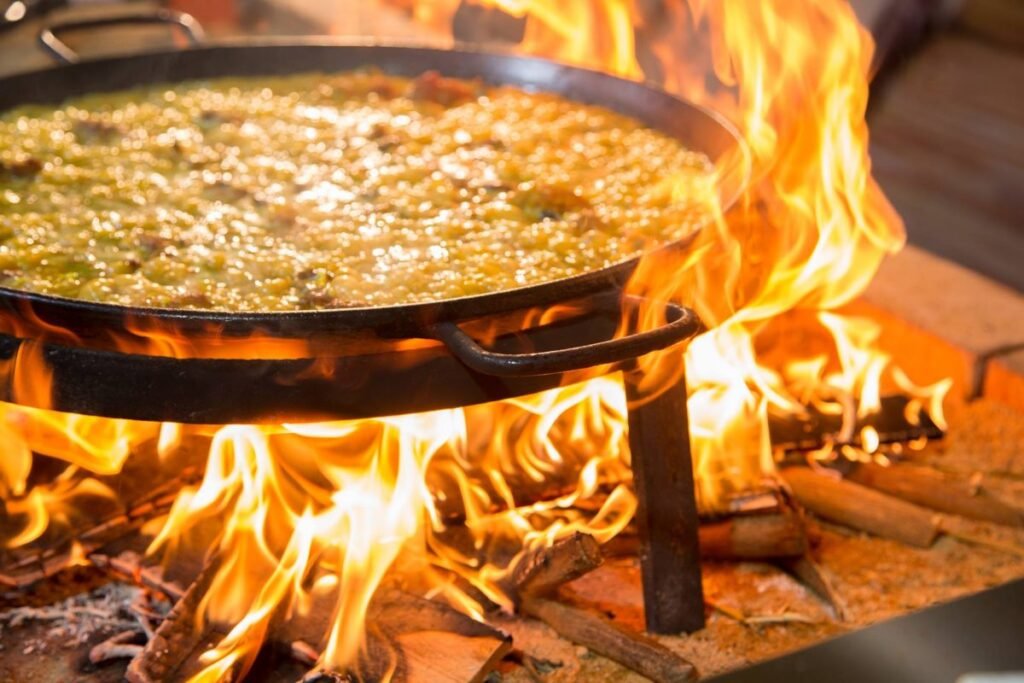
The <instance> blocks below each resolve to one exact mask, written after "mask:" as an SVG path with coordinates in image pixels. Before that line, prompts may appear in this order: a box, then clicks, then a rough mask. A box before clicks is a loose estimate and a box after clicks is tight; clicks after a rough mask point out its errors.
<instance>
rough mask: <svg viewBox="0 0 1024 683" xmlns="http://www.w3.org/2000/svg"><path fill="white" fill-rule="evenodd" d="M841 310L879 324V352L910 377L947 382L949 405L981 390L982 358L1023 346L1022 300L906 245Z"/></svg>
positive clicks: (982, 279) (972, 273)
mask: <svg viewBox="0 0 1024 683" xmlns="http://www.w3.org/2000/svg"><path fill="white" fill-rule="evenodd" d="M848 312H850V313H854V314H859V315H867V316H868V317H871V318H873V319H875V320H877V321H878V322H879V323H880V324H881V325H882V328H883V332H882V337H881V340H880V343H881V346H882V348H883V349H884V350H885V351H887V352H889V353H890V354H892V355H893V357H894V358H895V359H896V362H897V363H898V364H899V365H900V367H902V368H903V369H904V370H905V371H906V372H907V374H908V375H909V376H910V377H911V379H913V380H915V381H916V382H918V383H922V384H923V383H931V382H935V381H938V380H940V379H942V378H944V377H951V378H952V379H953V389H952V391H951V393H950V398H951V400H953V401H963V400H967V399H970V398H974V397H976V396H978V395H980V394H981V392H982V391H984V390H985V388H986V383H985V382H984V379H983V378H984V368H985V366H986V363H987V362H988V359H989V357H995V356H997V355H998V354H1000V353H1002V352H1004V351H1006V350H1007V349H1011V348H1015V347H1018V346H1020V347H1024V296H1021V294H1019V293H1018V292H1016V291H1014V290H1012V289H1010V288H1009V287H1005V286H1003V285H1001V284H999V283H997V282H993V281H992V280H989V279H988V278H986V277H984V276H982V275H979V274H978V273H975V272H973V271H971V270H968V269H966V268H963V267H961V266H959V265H956V264H954V263H951V262H949V261H946V260H944V259H942V258H939V257H937V256H933V255H932V254H929V253H927V252H925V251H922V250H920V249H916V248H914V247H909V246H908V247H907V248H906V249H904V250H903V251H902V252H900V253H899V254H897V255H895V256H893V257H891V258H889V259H888V260H887V261H886V262H885V263H884V264H883V265H882V267H881V269H880V270H879V272H878V275H877V277H876V278H875V279H874V280H873V281H872V283H871V285H870V286H869V287H868V290H867V291H866V292H865V293H864V295H863V296H862V297H861V299H860V300H859V301H857V302H855V303H854V304H852V305H851V306H850V307H848ZM995 376H996V378H997V379H998V377H1000V376H1002V375H999V373H998V372H996V374H995ZM993 386H995V387H998V386H1002V385H1000V384H999V383H998V381H997V382H996V384H994V385H993ZM1004 391H1008V390H1004Z"/></svg>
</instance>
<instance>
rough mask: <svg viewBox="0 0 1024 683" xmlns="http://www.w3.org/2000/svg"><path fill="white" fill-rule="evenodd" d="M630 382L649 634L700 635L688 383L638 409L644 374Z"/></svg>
mask: <svg viewBox="0 0 1024 683" xmlns="http://www.w3.org/2000/svg"><path fill="white" fill-rule="evenodd" d="M680 362H681V361H680ZM625 379H626V398H627V399H628V400H629V403H630V409H629V449H630V453H631V459H632V464H633V480H634V483H635V486H636V494H637V498H638V500H639V505H638V507H637V513H636V522H637V529H638V531H639V533H640V567H641V572H642V576H643V586H644V612H645V615H646V621H647V630H648V631H650V632H652V633H680V632H684V631H685V632H691V631H696V630H699V629H701V628H703V627H704V591H703V588H702V587H701V572H700V547H699V541H698V535H697V530H698V527H697V525H698V520H697V501H696V493H695V490H694V486H693V462H692V459H691V457H690V429H689V422H688V416H687V413H686V381H685V379H682V378H681V379H680V380H679V382H678V383H677V384H676V385H675V386H673V387H671V388H670V389H669V390H668V391H666V392H664V393H663V394H661V395H660V396H658V397H657V398H655V399H653V400H651V401H648V402H646V403H643V404H641V405H634V402H635V401H637V400H638V398H639V396H638V390H637V385H638V384H639V381H640V374H639V372H637V371H634V372H632V373H626V377H625Z"/></svg>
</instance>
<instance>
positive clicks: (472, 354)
mask: <svg viewBox="0 0 1024 683" xmlns="http://www.w3.org/2000/svg"><path fill="white" fill-rule="evenodd" d="M136 20H142V21H153V20H159V21H174V22H178V23H181V24H182V25H183V26H184V27H185V28H186V29H189V30H190V31H192V32H193V33H194V32H195V31H196V29H195V27H194V24H193V23H192V22H191V21H190V20H188V18H187V17H183V16H181V15H175V14H173V13H167V12H163V13H160V14H158V15H155V16H143V17H141V18H135V17H132V18H128V19H124V18H118V19H114V20H100V21H93V22H88V23H86V24H74V25H64V26H63V27H61V28H63V29H70V28H83V27H97V26H100V25H102V24H105V23H123V22H124V21H136ZM41 40H42V42H43V43H44V45H46V46H47V47H48V48H49V49H50V50H51V51H52V52H54V53H55V54H56V55H57V56H59V57H60V58H61V59H62V60H63V61H65V62H68V63H66V64H64V65H62V66H58V67H54V68H51V69H46V70H42V71H36V72H32V73H25V74H19V75H15V76H11V77H7V78H4V79H0V111H3V110H6V109H9V108H11V107H14V106H17V105H20V104H26V103H53V104H56V103H59V102H61V101H63V100H65V99H66V98H68V97H72V96H76V95H82V94H86V93H92V92H103V91H111V90H116V89H123V88H128V87H132V86H136V85H139V84H144V83H153V82H175V81H181V80H186V79H195V78H211V77H219V76H240V75H245V76H252V75H275V74H289V73H296V72H302V71H313V70H321V71H341V70H346V69H353V68H359V67H365V66H368V65H373V66H375V67H378V68H380V69H382V70H383V71H385V72H388V73H393V74H399V75H407V76H415V75H418V74H420V73H423V72H425V71H428V70H436V71H438V72H440V73H442V74H444V75H447V76H453V77H463V78H481V79H483V80H484V81H486V82H489V83H494V84H513V85H518V86H521V87H524V88H530V89H537V90H543V91H549V92H555V93H558V94H561V95H563V96H565V97H567V98H569V99H572V100H575V101H579V102H585V103H592V104H600V105H603V106H606V107H609V108H611V109H614V110H617V111H619V112H622V113H624V114H627V115H630V116H632V117H634V118H636V119H638V120H640V121H642V122H643V123H645V124H647V125H649V126H651V127H653V128H656V129H659V130H661V131H663V132H665V133H668V134H670V135H672V136H674V137H676V138H678V139H679V140H681V141H682V142H683V143H685V144H686V145H687V146H688V147H690V148H692V149H696V150H699V151H702V152H704V153H706V154H707V155H708V156H709V157H710V158H711V159H712V161H714V162H715V163H716V164H718V165H719V166H720V167H722V169H723V172H722V173H721V178H722V181H721V197H722V204H723V206H727V205H729V204H731V203H732V202H733V201H734V200H735V199H736V197H737V196H738V195H739V193H740V192H741V190H742V187H743V181H744V179H745V177H744V175H743V173H742V169H740V168H739V166H736V167H734V168H733V167H731V168H728V169H726V168H724V166H725V165H726V164H730V165H733V164H735V161H736V160H737V159H738V158H739V155H738V154H737V150H739V149H740V148H741V143H740V142H739V140H738V138H737V136H736V134H735V133H734V132H733V130H732V128H731V127H730V126H729V125H728V124H727V123H726V122H725V121H724V120H723V119H722V118H721V117H719V116H718V115H716V114H714V113H713V112H710V111H708V110H706V109H703V108H701V107H699V106H696V105H694V104H692V103H689V102H686V101H684V100H681V99H678V98H676V97H673V96H672V95H669V94H668V93H666V92H664V91H661V90H659V89H657V88H654V87H650V86H648V85H644V84H640V83H635V82H631V81H627V80H623V79H619V78H615V77H613V76H609V75H607V74H603V73H600V72H597V71H590V70H586V69H581V68H576V67H570V66H565V65H562V64H557V63H554V62H550V61H546V60H542V59H536V58H528V57H521V56H513V55H507V54H495V53H490V52H484V51H476V50H471V49H454V50H447V49H434V48H425V47H408V46H391V45H377V44H340V43H338V42H335V41H328V40H303V41H301V42H296V41H294V40H291V41H289V42H287V43H267V42H263V43H260V44H253V43H251V42H248V43H239V44H229V45H213V46H202V45H195V46H193V47H192V48H190V49H185V50H181V51H171V52H155V53H145V54H137V55H132V56H127V57H116V58H107V59H99V60H93V61H81V62H79V61H78V60H77V57H76V56H75V55H74V53H72V52H70V50H68V48H67V47H66V46H65V45H64V44H63V43H62V42H61V41H60V40H59V39H58V38H57V37H56V28H55V29H53V30H47V31H44V32H43V34H42V35H41ZM682 246H685V245H682V244H680V243H674V244H672V245H668V246H667V247H665V248H681V247H682ZM636 264H637V261H636V260H630V261H624V262H622V263H619V264H617V265H614V266H612V267H610V268H605V269H602V270H597V271H593V272H589V273H585V274H583V275H579V276H575V277H570V278H565V279H560V280H556V281H552V282H547V283H544V284H540V285H534V286H529V287H522V288H518V289H512V290H506V291H499V292H495V293H492V294H485V295H479V296H469V297H463V298H458V299H449V300H443V301H437V302H429V303H420V304H411V305H400V306H382V307H366V308H345V309H332V310H317V311H301V312H261V313H227V312H218V311H196V310H177V309H145V308H128V307H122V306H113V305H108V304H101V303H90V302H83V301H75V300H71V299H64V298H59V297H52V296H43V295H38V294H31V293H27V292H22V291H16V290H11V289H6V288H0V313H6V314H7V317H8V318H10V319H14V320H17V321H20V322H24V323H25V325H20V326H17V328H16V329H19V330H23V329H33V330H40V332H38V333H32V334H31V335H25V334H21V335H20V336H31V337H32V338H33V340H34V341H36V342H40V343H42V342H47V346H46V348H45V349H42V348H41V349H40V350H41V351H42V352H43V353H44V354H45V355H46V358H47V361H48V363H49V364H50V366H51V368H52V369H53V372H54V380H53V383H54V387H53V390H54V394H53V397H52V403H51V404H50V405H51V407H53V408H55V409H59V410H67V411H71V412H79V413H87V414H98V415H108V416H119V417H131V418H137V419H155V420H177V421H185V422H225V421H241V420H245V421H256V420H278V419H299V418H304V419H309V418H314V417H316V418H322V417H327V416H334V417H353V416H365V415H371V414H382V413H398V412H407V411H410V410H423V409H429V408H439V407H444V406H448V405H458V404H468V403H473V402H479V401H482V400H491V399H495V398H500V397H502V396H508V395H512V394H518V393H524V392H525V391H536V390H539V389H542V388H545V387H547V386H554V385H556V384H557V383H558V382H559V381H560V380H561V378H560V377H558V374H559V373H564V372H567V371H571V370H576V369H581V368H584V367H590V366H594V365H599V364H604V363H612V362H617V361H623V360H626V359H628V358H635V357H637V356H639V355H643V354H645V353H649V352H651V351H654V350H656V349H659V348H664V347H666V346H669V345H671V344H673V343H675V342H678V341H680V340H681V339H684V338H686V337H688V336H691V335H692V334H693V333H694V332H695V331H696V329H697V327H698V326H699V321H697V320H696V318H695V316H694V315H693V314H692V313H691V312H690V311H688V310H686V309H682V308H680V307H670V308H671V310H670V311H669V315H668V316H667V317H668V320H669V322H668V324H667V325H666V326H664V327H661V328H658V329H655V330H650V331H647V332H643V333H640V334H636V335H632V336H627V337H624V338H622V339H615V340H611V339H608V338H607V336H602V335H610V333H611V330H613V329H614V321H615V319H616V318H617V316H618V315H619V311H618V307H616V306H610V305H609V303H608V302H609V301H612V300H616V299H617V298H618V297H617V296H616V293H617V292H619V291H620V290H621V287H622V285H623V283H624V282H625V281H626V280H627V279H628V278H629V276H630V274H631V273H632V272H633V270H634V269H635V267H636ZM570 301H574V302H577V304H578V305H580V306H582V308H583V309H584V310H589V311H590V313H589V314H588V315H585V316H581V317H580V318H579V319H578V320H576V321H575V322H574V323H569V324H561V325H560V326H558V328H559V329H560V330H562V331H561V333H560V334H559V335H556V337H557V339H556V338H555V337H550V336H548V337H545V336H544V334H543V331H542V330H541V331H538V330H536V329H531V330H527V331H525V332H524V333H521V334H520V335H518V338H519V341H518V342H517V341H516V340H515V339H506V340H504V341H502V340H501V339H498V340H497V342H496V343H497V344H498V347H501V348H505V349H508V350H509V351H512V353H496V352H488V351H485V350H483V349H482V348H480V346H479V345H477V343H476V342H475V341H474V340H473V339H472V338H471V337H469V336H468V335H467V334H466V333H465V332H464V331H463V330H462V329H461V328H460V327H459V326H458V324H460V323H464V322H468V321H474V320H476V321H479V320H480V319H481V318H496V319H497V318H503V317H504V318H506V319H507V318H508V317H509V314H514V313H515V312H517V311H525V310H530V309H536V308H538V307H547V306H552V305H554V304H559V303H564V302H570ZM595 302H597V303H595ZM628 305H629V306H636V305H637V302H631V303H628ZM613 309H614V310H613ZM512 317H515V316H514V315H513V316H512ZM595 320H603V322H601V323H595V322H594V321H595ZM40 321H41V322H42V323H44V324H43V325H39V324H38V323H39V322H40ZM587 321H589V322H587ZM30 323H31V324H30ZM609 325H612V326H611V327H609ZM139 328H144V329H159V330H165V331H166V330H168V329H173V330H175V331H176V333H177V334H179V335H181V336H183V337H185V338H188V337H190V336H194V337H196V338H201V337H203V336H204V335H208V334H209V333H210V331H211V330H215V331H216V333H217V335H220V336H222V337H223V338H225V339H238V338H247V337H249V336H251V335H254V334H256V335H261V336H265V337H273V338H278V339H300V340H307V341H315V340H317V339H325V340H326V339H330V340H333V342H334V345H333V346H332V348H333V349H334V351H333V352H332V353H331V354H330V356H331V358H327V359H325V358H319V359H317V360H316V361H315V364H316V367H317V372H315V373H312V372H308V371H306V370H308V368H309V366H310V365H311V364H313V363H314V361H313V360H312V359H309V358H296V359H288V360H279V359H276V358H277V357H276V356H275V360H266V361H263V360H259V361H254V360H225V359H208V358H193V359H180V358H179V359H174V358H165V357H156V356H139V355H132V354H125V353H115V352H113V351H110V350H104V349H102V347H103V345H104V343H105V341H109V340H110V339H111V338H112V337H117V336H119V335H124V334H125V333H128V332H129V331H130V330H137V329H139ZM9 329H10V326H9ZM44 329H50V330H52V329H62V330H66V331H68V334H66V335H59V336H58V337H57V339H58V340H59V341H61V342H62V343H61V344H60V345H58V346H52V345H50V343H52V342H53V341H54V338H53V337H52V336H48V335H47V334H46V333H45V332H43V331H42V330H44ZM566 329H573V330H574V331H573V332H571V333H566V332H565V330H566ZM538 335H539V336H538ZM534 337H536V338H534ZM68 339H73V340H74V343H73V344H69V343H68V341H67V340H68ZM368 339H372V340H375V342H376V345H375V346H372V347H371V348H370V349H368V347H367V346H366V344H365V342H366V340H368ZM408 339H435V340H439V341H441V342H442V343H443V344H444V346H440V345H435V346H434V347H432V348H427V349H422V348H421V349H419V350H417V351H415V352H412V353H411V352H409V351H402V350H400V347H401V344H400V343H401V341H402V340H408ZM602 339H603V341H602ZM338 340H341V342H340V343H341V344H342V350H341V351H340V352H339V351H338V350H337V349H338V348H339V347H338V346H337V344H338ZM349 340H351V341H354V342H358V343H357V344H354V345H353V346H352V347H351V348H352V349H353V352H352V353H346V352H345V350H344V344H345V342H346V341H349ZM545 340H546V341H545ZM567 341H568V342H569V343H570V344H571V346H570V348H565V347H564V346H563V345H564V344H565V343H566V342H567ZM382 345H383V346H382ZM18 346H19V340H18V339H16V338H14V337H12V336H8V337H7V338H6V340H5V341H4V342H3V343H0V358H2V357H4V356H11V355H13V354H14V352H15V349H16V348H17V347H18ZM406 346H407V345H406ZM401 348H405V347H401ZM356 349H358V350H356ZM524 349H527V350H530V351H534V352H533V353H528V354H523V353H515V351H520V352H521V351H523V350H524ZM368 350H369V353H368V352H367V351H368ZM538 350H540V351H545V352H541V353H538V352H536V351H538ZM396 354H400V355H401V358H398V357H397V356H396ZM416 354H421V355H423V354H425V356H424V358H423V359H415V358H414V357H413V356H415V355H416ZM307 355H308V352H307ZM453 356H454V357H455V358H458V359H459V361H461V362H454V358H453ZM427 361H429V362H430V363H433V364H434V365H433V366H431V367H432V369H431V371H430V373H428V374H429V375H430V377H434V378H435V379H436V383H437V384H438V386H433V385H434V382H431V381H429V379H428V377H427V375H426V374H424V368H425V366H424V363H425V362H427ZM332 363H333V365H332ZM437 363H441V365H436V364H437ZM467 366H468V367H467ZM386 368H390V369H389V370H387V369H386ZM410 368H418V371H417V372H416V373H415V375H414V376H413V375H410V376H408V377H405V376H399V375H401V374H402V373H403V372H407V371H408V370H409V369H410ZM304 369H305V370H304ZM382 371H383V375H381V372H382ZM452 373H454V375H453V374H452ZM7 374H8V375H11V374H12V373H7ZM460 374H461V376H462V378H463V380H465V381H462V382H460V380H458V379H453V377H455V376H457V375H460ZM314 375H315V376H314ZM300 377H301V378H303V379H297V378H300ZM513 377H515V378H517V379H498V378H513ZM371 378H373V379H376V380H379V381H372V380H371ZM306 385H309V386H306ZM313 385H317V386H318V388H317V389H316V390H315V391H313V390H312V387H313ZM427 385H431V386H432V387H433V389H431V390H427V389H425V388H424V387H425V386H427ZM459 385H465V386H461V388H458V389H453V388H452V387H453V386H459ZM442 387H446V388H444V389H443V390H442ZM343 388H345V390H343ZM375 392H376V393H383V394H384V398H381V397H379V396H378V397H377V398H376V399H370V400H369V401H368V402H367V401H366V400H365V399H366V397H367V396H372V395H374V393H375ZM341 394H347V396H341ZM2 398H7V399H9V400H15V401H19V402H32V403H36V404H39V403H41V401H40V400H38V399H33V400H29V399H26V398H25V397H24V396H16V395H14V392H13V390H12V389H11V388H10V387H9V388H8V391H7V393H6V395H4V393H3V391H2V387H0V399H2Z"/></svg>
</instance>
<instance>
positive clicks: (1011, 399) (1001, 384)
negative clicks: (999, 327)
mask: <svg viewBox="0 0 1024 683" xmlns="http://www.w3.org/2000/svg"><path fill="white" fill-rule="evenodd" d="M984 395H985V397H986V398H992V399H995V400H997V401H1000V402H1002V403H1005V404H1007V405H1009V406H1011V407H1013V408H1016V409H1017V410H1020V411H1022V412H1024V348H1020V349H1017V350H1016V351H1009V352H1007V353H1004V354H1000V355H997V356H995V357H993V358H992V359H991V360H990V361H989V363H988V365H987V366H986V367H985V381H984Z"/></svg>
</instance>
